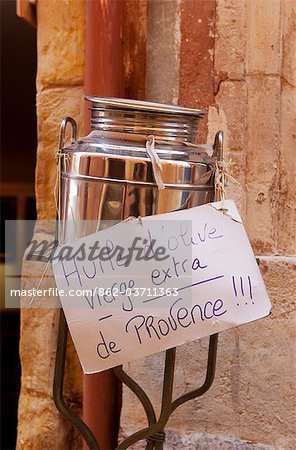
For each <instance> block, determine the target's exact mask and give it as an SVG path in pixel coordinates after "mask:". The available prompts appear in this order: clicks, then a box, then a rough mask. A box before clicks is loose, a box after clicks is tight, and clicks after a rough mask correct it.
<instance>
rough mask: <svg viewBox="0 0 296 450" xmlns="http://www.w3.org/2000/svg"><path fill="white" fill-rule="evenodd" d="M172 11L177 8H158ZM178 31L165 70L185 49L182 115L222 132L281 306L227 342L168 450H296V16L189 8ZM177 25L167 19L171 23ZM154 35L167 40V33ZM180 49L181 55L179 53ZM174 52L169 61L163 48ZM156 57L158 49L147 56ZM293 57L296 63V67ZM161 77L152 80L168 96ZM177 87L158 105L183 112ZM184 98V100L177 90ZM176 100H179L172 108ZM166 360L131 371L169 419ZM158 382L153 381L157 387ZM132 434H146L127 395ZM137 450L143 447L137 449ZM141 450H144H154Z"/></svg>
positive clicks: (197, 355)
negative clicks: (191, 113) (204, 116)
mask: <svg viewBox="0 0 296 450" xmlns="http://www.w3.org/2000/svg"><path fill="white" fill-rule="evenodd" d="M157 3H158V8H159V9H160V10H161V9H162V8H166V10H167V14H169V8H168V6H167V2H161V1H159V2H157ZM168 3H169V4H171V3H174V4H175V8H176V7H177V8H178V9H179V13H178V16H177V20H176V15H175V13H174V15H171V19H172V21H174V23H175V24H176V26H179V31H178V30H177V31H175V33H174V35H173V36H172V35H170V39H168V40H167V41H166V42H167V45H166V46H165V45H164V43H163V42H162V44H161V46H159V47H158V49H155V48H154V49H153V53H152V56H151V58H153V57H154V55H155V54H156V55H157V58H158V60H161V59H162V56H161V54H159V52H160V51H163V53H164V56H165V58H164V60H165V61H166V60H167V59H169V58H168V53H171V59H172V58H173V57H174V55H175V48H179V71H178V73H177V74H176V75H174V76H175V83H176V86H178V95H177V97H178V99H179V103H181V104H186V105H189V106H205V105H206V106H207V105H210V110H209V120H208V141H209V142H213V137H214V133H215V132H216V131H217V130H218V129H220V128H221V129H223V130H224V133H225V141H226V142H225V154H226V159H227V160H228V161H230V160H231V170H232V173H233V175H234V176H235V177H236V179H237V180H238V181H239V182H240V185H239V186H230V187H229V189H228V194H229V196H230V197H232V198H234V199H235V200H236V202H237V204H238V206H239V209H240V212H241V214H242V216H243V218H244V220H245V225H246V228H247V231H248V234H249V237H250V239H251V242H252V245H253V249H254V252H255V254H256V255H259V256H260V267H261V271H262V274H263V276H264V279H265V282H266V284H267V288H268V291H269V293H270V296H271V299H272V302H273V314H272V316H271V317H269V318H266V319H263V320H260V321H258V322H255V323H250V324H248V325H244V326H241V327H239V328H236V329H233V330H229V331H226V332H223V333H221V334H220V337H219V349H218V361H217V373H216V377H215V381H214V385H213V387H212V388H211V389H210V391H208V393H206V394H205V395H204V397H201V398H200V399H196V400H193V401H191V402H189V403H188V404H186V405H183V406H181V407H180V408H179V409H178V410H176V411H175V412H174V414H173V416H172V418H171V420H170V422H169V424H168V436H167V439H168V442H167V444H166V448H167V449H172V448H176V449H177V448H178V449H180V448H184V449H185V448H186V450H191V449H192V450H193V449H209V450H216V449H227V450H228V449H277V450H293V449H294V448H295V447H296V439H295V429H296V421H295V387H296V386H295V369H296V362H295V356H296V355H295V345H294V344H293V343H294V342H295V328H296V327H295V306H294V302H295V300H294V299H295V294H294V292H295V287H294V288H293V278H294V279H295V275H294V276H293V274H294V273H295V262H296V261H295V257H294V255H295V195H296V192H295V160H294V157H293V154H294V152H295V119H296V116H295V111H296V97H295V96H296V89H295V86H296V83H295V77H296V71H295V69H296V67H295V64H296V61H295V55H296V39H295V33H296V5H295V2H293V1H290V0H282V1H280V0H260V1H258V0H217V1H216V2H214V1H211V0H209V1H203V0H193V1H190V0H181V1H180V2H177V1H174V2H168ZM166 17H167V19H166V20H168V16H166ZM150 27H151V30H150V32H151V33H152V32H153V30H154V33H155V34H156V35H157V34H158V33H159V30H158V28H157V27H158V24H157V23H155V27H154V28H153V26H152V25H151V26H150ZM172 39H173V40H174V43H173V44H172V42H171V41H172ZM163 46H164V47H165V48H164V49H162V47H163ZM148 50H149V47H148ZM293 55H294V56H293ZM162 70H163V67H162V66H159V67H158V70H155V71H154V83H155V84H156V87H153V80H151V78H150V80H149V87H151V86H152V87H151V88H150V89H151V91H149V89H148V90H147V92H146V96H147V98H149V95H150V94H151V92H152V93H153V94H154V93H155V92H157V86H158V83H159V81H158V80H159V78H161V76H162V75H161V72H162ZM168 89H169V91H168V90H167V91H165V90H166V87H165V86H163V90H162V91H161V93H160V94H159V97H158V98H155V96H153V99H154V100H162V98H166V99H167V100H169V101H173V100H174V98H175V96H176V92H174V94H173V95H172V93H171V88H170V87H169V88H168ZM175 91H176V90H175ZM168 95H169V98H168ZM207 342H208V340H207V339H201V340H199V341H196V342H194V343H192V344H189V345H188V344H187V345H186V346H181V347H179V348H178V350H177V368H176V376H175V385H176V388H175V395H177V394H179V395H180V394H181V393H183V392H185V391H189V390H191V389H194V388H195V387H197V386H198V385H200V384H201V383H202V382H203V380H204V376H205V368H206V367H205V362H206V351H207ZM163 360H164V355H163V354H159V355H154V356H152V357H149V358H146V359H145V360H144V361H139V362H135V363H131V364H128V372H129V373H131V374H132V375H133V376H134V377H135V378H136V380H137V381H139V382H140V384H141V385H142V386H143V387H144V388H145V389H146V390H147V392H148V393H149V395H150V396H151V398H152V400H153V404H154V405H155V406H156V408H157V410H158V411H159V405H160V402H161V380H162V376H163V362H164V361H163ZM147 374H149V375H147ZM123 405H124V406H123V414H122V426H123V429H124V431H125V433H127V434H129V433H130V432H131V431H134V430H136V429H138V428H139V427H143V426H144V424H146V421H145V416H144V413H143V410H142V408H141V407H140V406H139V403H138V401H137V399H136V398H135V397H134V396H133V395H132V394H131V393H130V392H129V391H128V390H126V389H125V390H124V399H123ZM135 448H136V446H135ZM137 448H144V444H142V445H139V446H138V447H137Z"/></svg>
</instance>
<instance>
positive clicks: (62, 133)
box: [59, 117, 77, 150]
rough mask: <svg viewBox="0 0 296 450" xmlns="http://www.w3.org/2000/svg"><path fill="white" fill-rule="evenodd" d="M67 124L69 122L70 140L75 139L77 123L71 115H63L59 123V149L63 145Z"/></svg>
mask: <svg viewBox="0 0 296 450" xmlns="http://www.w3.org/2000/svg"><path fill="white" fill-rule="evenodd" d="M68 124H71V142H72V143H73V142H74V141H76V135H77V123H76V121H75V119H73V118H72V117H65V118H64V119H63V120H62V122H61V125H60V134H59V150H62V149H63V148H64V147H65V137H66V130H67V125H68Z"/></svg>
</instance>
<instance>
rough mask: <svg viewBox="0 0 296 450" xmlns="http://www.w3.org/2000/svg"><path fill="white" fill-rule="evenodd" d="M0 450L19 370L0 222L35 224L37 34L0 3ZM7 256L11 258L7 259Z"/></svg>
mask: <svg viewBox="0 0 296 450" xmlns="http://www.w3.org/2000/svg"><path fill="white" fill-rule="evenodd" d="M0 7H1V260H0V268H1V444H0V448H1V450H10V449H14V448H15V445H16V432H17V408H18V397H19V390H20V376H21V367H20V359H19V329H20V311H19V309H16V308H14V309H6V308H5V299H4V292H5V290H4V283H5V275H4V260H5V248H4V245H3V239H4V233H3V231H4V221H5V220H8V219H10V220H16V219H29V218H30V219H34V218H35V216H36V211H35V198H34V173H35V158H36V146H37V131H36V109H35V98H36V90H35V79H36V60H37V54H36V31H35V29H34V28H33V27H31V26H30V25H29V24H27V23H25V22H24V21H22V20H21V19H20V18H19V17H17V15H16V2H15V0H1V1H0ZM10 256H11V255H10Z"/></svg>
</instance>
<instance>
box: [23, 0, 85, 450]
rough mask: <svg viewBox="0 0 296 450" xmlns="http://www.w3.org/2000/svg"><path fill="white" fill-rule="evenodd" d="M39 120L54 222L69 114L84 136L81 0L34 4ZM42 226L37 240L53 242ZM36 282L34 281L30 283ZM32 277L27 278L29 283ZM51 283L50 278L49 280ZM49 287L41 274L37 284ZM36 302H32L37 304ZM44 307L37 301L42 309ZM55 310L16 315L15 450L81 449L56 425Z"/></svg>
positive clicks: (70, 377)
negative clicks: (59, 154) (61, 142)
mask: <svg viewBox="0 0 296 450" xmlns="http://www.w3.org/2000/svg"><path fill="white" fill-rule="evenodd" d="M37 21H38V29H37V30H38V33H37V39H38V41H37V47H38V73H37V118H38V149H37V167H36V200H37V211H38V218H39V219H41V220H42V219H46V220H48V219H55V217H56V206H55V199H54V190H55V183H56V174H57V170H56V169H57V166H56V159H55V154H56V151H57V146H58V133H59V125H60V121H61V119H62V118H63V117H65V116H66V115H68V116H73V117H75V119H76V120H77V121H78V126H79V130H80V132H83V128H82V127H83V122H82V120H83V106H84V105H83V92H84V86H83V84H84V83H83V76H84V0H67V1H62V2H61V1H60V0H50V1H46V0H41V1H38V3H37ZM47 228H48V227H44V224H42V223H40V225H39V226H38V228H37V229H36V233H35V237H37V235H38V237H39V238H40V239H49V240H51V239H52V234H50V232H49V231H46V229H47ZM45 266H46V264H42V263H39V262H35V263H32V262H29V261H25V260H24V264H23V286H24V288H28V289H29V288H32V287H36V284H37V282H38V281H36V279H37V280H38V277H41V276H42V273H43V271H44V269H45ZM32 275H33V276H36V278H33V277H32ZM26 277H29V278H26ZM47 277H49V278H47ZM52 285H53V281H52V273H51V271H50V270H49V269H47V271H46V278H45V279H44V281H43V282H42V284H41V286H40V287H41V288H42V289H43V288H44V289H45V288H46V287H50V286H52ZM36 300H37V299H36ZM49 300H52V299H46V298H43V299H41V298H38V302H40V303H39V304H40V305H43V304H45V303H46V302H48V301H49ZM58 316H59V309H57V308H42V309H41V308H24V309H22V311H21V341H20V354H21V363H22V380H21V395H20V401H19V411H18V418H19V425H18V440H17V448H18V449H25V450H31V449H34V450H46V449H48V450H61V449H65V450H66V449H70V448H71V449H76V448H81V440H80V439H79V438H78V437H77V435H76V433H73V430H72V428H71V427H69V425H68V424H67V423H66V422H65V421H64V420H63V419H62V418H61V416H60V414H59V413H58V411H57V410H56V407H55V405H54V403H53V399H52V386H53V373H54V362H55V349H56V339H57V326H58ZM71 347H72V346H71V342H70V343H69V351H68V362H67V364H68V367H69V366H70V367H71V371H68V374H67V379H66V386H65V396H66V399H67V401H69V403H70V405H71V407H73V409H74V410H76V411H77V412H79V411H80V409H81V400H82V399H81V369H80V366H79V363H78V361H77V359H76V355H75V353H74V351H73V348H71Z"/></svg>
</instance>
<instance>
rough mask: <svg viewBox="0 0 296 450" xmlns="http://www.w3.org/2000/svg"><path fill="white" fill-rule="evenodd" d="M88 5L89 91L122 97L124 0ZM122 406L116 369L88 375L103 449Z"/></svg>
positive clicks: (86, 414)
mask: <svg viewBox="0 0 296 450" xmlns="http://www.w3.org/2000/svg"><path fill="white" fill-rule="evenodd" d="M85 6H86V12H85V30H86V35H85V78H84V85H85V95H93V96H101V97H103V96H104V97H122V96H123V90H124V76H123V75H124V71H123V49H122V45H123V44H122V14H123V1H117V0H86V5H85ZM89 124H90V120H89V111H88V109H87V106H86V108H85V132H86V133H88V132H89V131H90V129H89V126H90V125H89ZM120 409H121V385H120V383H119V381H118V380H117V378H116V377H115V375H114V373H113V371H111V370H108V371H105V372H102V373H99V374H95V375H87V376H84V381H83V419H84V421H85V422H86V423H87V425H88V426H89V427H90V429H91V430H92V431H93V433H94V434H95V436H96V438H97V440H98V442H99V443H100V446H101V449H105V450H107V449H108V450H110V449H112V448H115V447H116V445H117V436H118V429H119V416H120ZM84 448H87V447H86V446H85V447H84Z"/></svg>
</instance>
